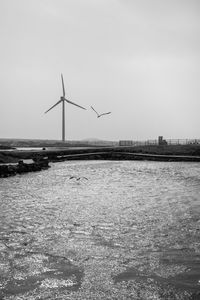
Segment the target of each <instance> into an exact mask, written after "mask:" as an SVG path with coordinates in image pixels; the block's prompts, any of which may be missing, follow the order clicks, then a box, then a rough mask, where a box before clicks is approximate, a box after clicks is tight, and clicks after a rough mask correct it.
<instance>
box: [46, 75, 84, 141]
mask: <svg viewBox="0 0 200 300" xmlns="http://www.w3.org/2000/svg"><path fill="white" fill-rule="evenodd" d="M61 79H62V89H63V96H61V97H60V100H59V101H58V102H57V103H56V104H54V105H53V106H52V107H50V108H49V109H48V110H47V111H45V114H46V113H47V112H48V111H50V110H51V109H52V108H54V107H55V106H56V105H58V104H60V103H61V102H62V141H63V142H64V141H65V101H66V102H67V103H70V104H73V105H75V106H78V107H80V108H82V109H86V108H84V107H82V106H80V105H78V104H76V103H74V102H72V101H70V100H68V99H66V98H65V86H64V80H63V75H62V74H61Z"/></svg>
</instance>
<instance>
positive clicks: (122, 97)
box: [0, 0, 200, 140]
mask: <svg viewBox="0 0 200 300" xmlns="http://www.w3.org/2000/svg"><path fill="white" fill-rule="evenodd" d="M0 39H1V47H0V82H1V85H0V138H38V139H61V125H62V124H61V117H62V110H61V105H58V106H57V107H55V108H54V109H52V110H51V111H50V112H48V113H47V114H44V112H45V111H46V110H47V109H48V108H50V107H51V106H52V105H54V104H55V103H56V102H57V101H58V100H59V99H60V96H61V95H62V86H61V73H63V76H64V81H65V89H66V94H67V97H68V98H69V99H70V100H71V101H74V102H76V103H77V104H79V105H82V106H84V107H86V108H87V111H84V110H82V109H79V108H77V107H75V106H73V105H70V104H67V105H66V139H73V140H76V139H85V138H100V139H107V140H119V139H131V140H144V139H156V138H157V137H158V136H159V135H163V136H164V138H167V139H170V138H200V1H199V0H0ZM91 105H92V106H93V107H94V108H95V109H96V110H97V111H99V112H100V113H101V112H107V111H111V112H112V114H110V115H107V116H104V117H102V118H99V119H97V118H96V115H95V113H94V112H93V111H92V110H91V108H90V106H91Z"/></svg>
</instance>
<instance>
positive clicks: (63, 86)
mask: <svg viewBox="0 0 200 300" xmlns="http://www.w3.org/2000/svg"><path fill="white" fill-rule="evenodd" d="M61 78H62V88H63V97H65V85H64V80H63V75H62V74H61Z"/></svg>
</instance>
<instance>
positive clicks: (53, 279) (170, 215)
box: [0, 161, 200, 300]
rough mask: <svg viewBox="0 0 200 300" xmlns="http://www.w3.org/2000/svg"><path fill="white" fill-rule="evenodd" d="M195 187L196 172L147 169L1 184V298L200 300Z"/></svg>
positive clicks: (128, 164)
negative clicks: (85, 178)
mask: <svg viewBox="0 0 200 300" xmlns="http://www.w3.org/2000/svg"><path fill="white" fill-rule="evenodd" d="M71 176H76V177H87V178H88V180H84V178H80V179H79V180H77V178H71V179H70V177H71ZM199 186H200V173H199V164H198V163H172V162H171V163H170V162H167V163H163V162H148V161H146V162H145V161H144V162H141V161H120V162H119V161H111V162H109V161H76V162H62V163H56V164H52V166H51V169H48V170H45V171H43V172H37V173H28V174H25V175H18V176H15V177H10V178H3V179H1V181H0V298H1V297H4V298H3V299H13V300H18V299H136V300H149V299H154V300H162V299H164V300H166V299H170V300H173V299H184V300H188V299H199V296H198V293H199V292H200V242H199V230H200V214H199V213H200V205H199V199H200V187H199Z"/></svg>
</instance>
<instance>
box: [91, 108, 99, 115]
mask: <svg viewBox="0 0 200 300" xmlns="http://www.w3.org/2000/svg"><path fill="white" fill-rule="evenodd" d="M90 107H91V109H93V111H95V113H96V114H97V116H99V114H98V112H97V111H96V110H95V109H94V108H93V107H92V106H90Z"/></svg>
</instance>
